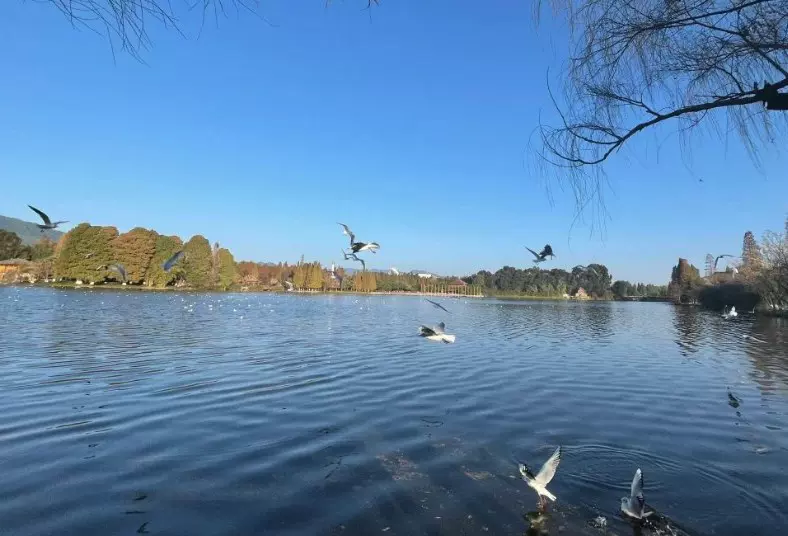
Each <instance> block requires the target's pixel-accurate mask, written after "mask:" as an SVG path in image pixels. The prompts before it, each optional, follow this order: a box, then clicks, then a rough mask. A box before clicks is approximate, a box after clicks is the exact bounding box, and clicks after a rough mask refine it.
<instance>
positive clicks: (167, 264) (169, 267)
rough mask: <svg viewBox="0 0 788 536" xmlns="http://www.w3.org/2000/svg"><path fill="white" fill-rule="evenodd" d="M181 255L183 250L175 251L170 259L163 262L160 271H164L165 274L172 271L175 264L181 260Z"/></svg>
mask: <svg viewBox="0 0 788 536" xmlns="http://www.w3.org/2000/svg"><path fill="white" fill-rule="evenodd" d="M183 255H184V252H183V250H180V251H176V252H175V254H174V255H173V256H172V257H170V258H169V259H167V260H166V261H164V264H162V265H161V267H162V269H164V271H165V272H169V271H170V270H172V267H173V266H175V264H176V263H177V262H178V261H179V260H181V258H183Z"/></svg>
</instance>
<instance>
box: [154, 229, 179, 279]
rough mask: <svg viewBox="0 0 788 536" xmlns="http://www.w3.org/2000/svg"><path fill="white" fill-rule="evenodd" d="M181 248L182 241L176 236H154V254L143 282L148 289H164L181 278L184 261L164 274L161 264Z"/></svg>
mask: <svg viewBox="0 0 788 536" xmlns="http://www.w3.org/2000/svg"><path fill="white" fill-rule="evenodd" d="M181 248H183V241H182V240H181V239H180V238H179V237H177V236H163V235H159V234H157V235H156V244H155V252H154V254H153V256H152V257H151V260H150V264H149V265H148V270H147V275H146V278H145V281H146V283H147V285H148V286H149V287H160V288H161V287H166V286H167V285H170V284H172V283H174V282H175V281H177V280H178V279H179V278H183V273H184V272H183V263H184V259H181V261H180V262H179V263H178V264H176V265H175V266H173V267H172V269H170V271H169V272H165V271H164V268H162V264H164V262H165V261H166V260H167V259H169V258H170V257H172V256H173V255H175V253H176V252H178V251H179V250H180V249H181Z"/></svg>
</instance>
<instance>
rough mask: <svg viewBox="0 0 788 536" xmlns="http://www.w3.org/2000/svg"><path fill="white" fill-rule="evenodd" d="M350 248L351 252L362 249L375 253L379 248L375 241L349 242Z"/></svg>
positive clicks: (357, 251)
mask: <svg viewBox="0 0 788 536" xmlns="http://www.w3.org/2000/svg"><path fill="white" fill-rule="evenodd" d="M350 249H352V250H353V253H360V252H362V251H371V252H372V253H377V251H376V250H378V249H380V244H378V243H377V242H351V243H350Z"/></svg>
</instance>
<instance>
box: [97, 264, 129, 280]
mask: <svg viewBox="0 0 788 536" xmlns="http://www.w3.org/2000/svg"><path fill="white" fill-rule="evenodd" d="M104 268H106V269H107V270H110V271H112V272H115V273H116V274H118V275H119V276H120V278H121V282H123V283H125V282H126V281H127V276H126V267H125V266H123V265H122V264H120V263H115V264H110V265H109V266H99V267H98V268H96V269H97V270H102V269H104Z"/></svg>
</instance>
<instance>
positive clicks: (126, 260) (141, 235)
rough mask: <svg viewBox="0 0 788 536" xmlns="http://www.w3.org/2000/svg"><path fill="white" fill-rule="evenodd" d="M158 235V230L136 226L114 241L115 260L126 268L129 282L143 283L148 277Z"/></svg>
mask: <svg viewBox="0 0 788 536" xmlns="http://www.w3.org/2000/svg"><path fill="white" fill-rule="evenodd" d="M158 235H159V234H158V233H157V232H156V231H149V230H148V229H143V228H142V227H135V228H134V229H132V230H131V231H129V232H128V233H123V234H122V235H120V236H118V237H117V238H116V239H115V240H113V241H112V249H113V252H114V256H115V262H118V263H120V264H122V265H123V266H124V267H125V268H126V278H127V281H128V282H129V283H142V282H143V281H144V280H145V279H146V277H147V273H148V268H149V267H150V261H151V259H152V258H153V255H154V254H155V253H156V238H157V237H158Z"/></svg>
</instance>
